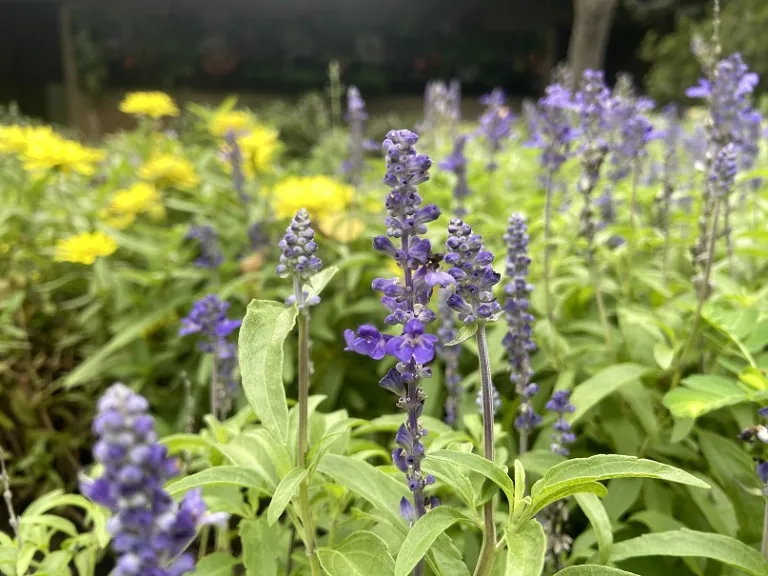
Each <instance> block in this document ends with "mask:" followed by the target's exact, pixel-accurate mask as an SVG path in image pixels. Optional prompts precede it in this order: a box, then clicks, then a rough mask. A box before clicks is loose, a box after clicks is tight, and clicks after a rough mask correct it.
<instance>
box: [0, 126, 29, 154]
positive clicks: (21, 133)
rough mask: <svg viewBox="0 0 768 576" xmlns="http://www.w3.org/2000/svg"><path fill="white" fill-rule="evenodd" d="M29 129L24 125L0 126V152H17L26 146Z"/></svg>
mask: <svg viewBox="0 0 768 576" xmlns="http://www.w3.org/2000/svg"><path fill="white" fill-rule="evenodd" d="M28 132H29V130H28V129H27V128H26V127H24V126H15V125H12V126H0V154H18V153H19V152H23V151H24V150H25V149H26V147H27V135H28Z"/></svg>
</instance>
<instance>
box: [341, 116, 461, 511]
mask: <svg viewBox="0 0 768 576" xmlns="http://www.w3.org/2000/svg"><path fill="white" fill-rule="evenodd" d="M417 141H418V136H417V135H416V134H414V133H413V132H411V131H409V130H391V131H390V132H388V133H387V138H386V139H385V140H384V143H383V147H384V150H385V152H386V162H387V172H386V175H385V176H384V183H385V184H386V185H387V186H389V187H390V192H389V194H388V195H387V198H386V209H387V216H386V218H385V224H386V227H387V235H386V236H377V237H376V238H374V240H373V246H374V249H376V250H377V251H379V252H381V253H383V254H386V255H388V256H390V257H391V258H393V259H394V260H395V262H396V263H397V265H398V266H399V267H400V268H402V270H403V278H377V279H375V280H374V281H373V284H372V287H373V289H374V290H376V291H377V292H381V293H382V294H383V296H382V298H381V302H382V303H383V304H384V306H385V307H386V308H387V309H388V310H389V314H388V315H387V316H386V318H385V319H384V322H385V323H386V324H387V325H389V326H401V328H400V334H399V335H394V336H392V335H389V334H382V333H381V332H380V331H379V329H378V328H376V326H373V325H370V324H366V325H362V326H360V327H359V328H358V330H357V332H355V331H353V330H346V331H345V333H344V339H345V341H346V344H347V347H346V349H347V350H350V351H353V352H357V353H358V354H363V355H366V356H370V357H371V358H373V359H375V360H379V359H381V358H383V357H384V356H385V355H388V356H392V357H394V358H395V359H396V360H397V361H398V362H397V364H396V365H395V367H394V368H392V369H391V370H390V371H389V372H388V373H387V374H386V375H385V376H384V378H382V380H381V381H380V383H379V384H380V385H381V386H382V387H383V388H385V389H387V390H389V391H390V392H393V393H394V394H396V395H397V396H398V397H399V399H398V402H397V405H398V407H399V408H401V409H403V410H405V412H406V414H407V417H406V421H405V423H404V424H403V425H402V426H401V427H400V429H399V430H398V433H397V436H396V438H395V441H396V443H397V448H395V449H394V451H393V452H392V460H393V462H394V464H395V466H397V468H398V469H399V470H401V471H402V472H403V473H404V474H405V475H406V479H407V482H408V487H409V488H410V490H411V492H413V504H411V502H410V501H408V500H407V499H403V500H402V502H401V503H400V509H401V512H402V514H403V516H404V517H405V518H406V519H407V520H409V521H410V522H413V521H415V520H416V519H418V518H420V517H421V516H423V515H424V514H425V513H426V510H427V505H436V504H437V501H436V500H434V499H430V500H427V498H426V497H425V495H424V489H425V488H426V486H427V485H429V484H432V483H434V481H435V479H434V477H432V476H430V475H428V474H424V473H423V472H422V470H421V461H422V460H423V458H424V444H423V443H422V438H423V437H424V436H425V435H426V434H427V430H425V429H424V427H423V426H422V423H421V414H422V412H423V410H424V402H425V400H426V395H425V394H424V390H423V389H422V388H421V386H420V380H421V379H422V378H428V377H430V376H431V371H430V368H429V367H428V366H427V364H429V363H430V362H432V360H433V359H434V357H435V348H436V342H437V337H435V336H434V335H432V334H428V333H427V332H426V326H427V325H428V324H430V323H432V322H434V321H435V320H436V315H435V313H434V312H432V311H431V310H430V309H429V307H428V305H429V301H430V298H431V296H432V292H433V289H434V288H435V287H436V286H443V287H445V286H447V285H448V284H450V283H451V282H453V278H452V277H451V276H449V275H448V274H446V273H444V272H441V271H440V270H439V269H438V267H437V265H436V264H434V261H435V259H434V257H433V256H434V255H433V254H432V249H431V244H430V242H429V240H427V239H426V238H422V237H420V236H419V235H420V234H424V233H425V232H426V230H427V227H426V225H427V224H428V223H429V222H433V221H434V220H437V218H438V217H439V216H440V210H439V209H438V207H437V206H436V205H434V204H430V205H427V206H424V207H422V206H421V203H422V199H421V196H420V195H419V192H418V188H417V186H418V185H419V184H421V183H422V182H425V181H426V180H428V179H429V174H428V170H429V168H430V166H431V165H432V161H431V160H430V159H429V158H428V157H427V156H425V155H423V154H419V153H418V152H417V151H416V149H415V147H414V146H415V144H416V142H417ZM392 238H394V239H396V240H399V246H396V245H395V244H394V242H393V241H392V240H391V239H392Z"/></svg>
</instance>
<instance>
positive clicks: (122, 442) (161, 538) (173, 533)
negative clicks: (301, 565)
mask: <svg viewBox="0 0 768 576" xmlns="http://www.w3.org/2000/svg"><path fill="white" fill-rule="evenodd" d="M148 409H149V405H148V403H147V400H146V399H145V398H144V397H142V396H140V395H139V394H136V393H135V392H133V391H132V390H130V389H129V388H128V387H127V386H125V385H123V384H119V383H118V384H114V385H113V386H111V387H110V388H109V389H108V390H107V391H106V392H105V393H104V396H102V398H101V399H100V400H99V403H98V414H97V416H96V418H95V420H94V422H93V431H94V433H95V434H96V436H97V437H98V441H97V442H96V444H95V445H94V448H93V454H94V457H95V458H96V461H97V462H98V463H99V464H101V465H102V466H103V467H104V473H103V474H102V476H101V477H99V478H98V479H96V480H95V481H89V482H86V481H84V482H83V485H82V487H81V489H82V492H83V494H85V495H86V496H87V497H88V498H90V499H91V500H93V501H94V502H96V503H98V504H101V505H102V506H104V507H106V508H108V509H109V510H110V512H111V513H112V517H111V518H110V519H109V521H108V523H107V529H108V530H109V533H110V534H111V535H112V548H113V549H114V550H115V552H116V553H117V563H116V566H115V569H114V571H113V572H112V574H113V575H114V576H149V575H151V576H180V575H182V574H186V573H187V572H189V571H191V570H192V569H193V568H194V564H195V561H194V557H193V556H192V555H190V554H184V550H185V549H186V548H187V546H188V545H189V543H190V542H191V541H192V539H193V538H194V537H195V535H196V533H197V529H198V527H200V526H201V525H202V524H204V523H211V522H223V521H225V520H226V515H225V514H215V515H214V514H207V513H206V506H205V503H204V502H203V500H202V497H201V493H200V491H199V490H191V491H189V492H187V494H186V495H185V496H184V499H183V500H182V501H181V502H180V503H179V504H177V503H176V502H174V500H173V499H172V498H171V497H170V496H169V495H168V493H167V492H166V491H165V489H164V488H163V485H164V483H165V482H166V481H167V480H168V479H169V478H173V477H174V476H176V474H178V469H179V465H178V462H177V461H176V460H174V459H171V458H169V457H168V455H167V450H166V447H165V446H162V445H160V444H158V443H157V434H156V433H155V424H154V420H153V418H152V416H150V415H149V413H148Z"/></svg>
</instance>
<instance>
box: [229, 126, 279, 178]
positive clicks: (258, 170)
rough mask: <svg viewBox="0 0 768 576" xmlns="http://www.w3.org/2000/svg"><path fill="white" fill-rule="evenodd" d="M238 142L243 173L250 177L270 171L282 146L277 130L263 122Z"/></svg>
mask: <svg viewBox="0 0 768 576" xmlns="http://www.w3.org/2000/svg"><path fill="white" fill-rule="evenodd" d="M237 143H238V145H239V146H240V153H241V154H242V156H243V173H244V174H245V175H246V176H248V177H249V178H252V177H253V176H255V175H257V174H263V173H264V172H267V171H269V170H270V169H271V168H272V163H273V162H274V161H275V156H277V151H278V149H279V147H280V140H279V139H278V133H277V130H274V129H272V128H269V127H268V126H264V125H263V124H255V125H254V126H253V127H252V128H251V131H250V132H248V134H246V135H245V136H243V137H242V138H238V140H237ZM224 152H225V154H224V156H226V152H227V151H226V150H225V151H224ZM227 166H228V164H227Z"/></svg>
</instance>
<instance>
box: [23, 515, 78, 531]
mask: <svg viewBox="0 0 768 576" xmlns="http://www.w3.org/2000/svg"><path fill="white" fill-rule="evenodd" d="M19 526H20V528H22V529H23V528H25V527H32V526H45V527H46V528H52V529H53V530H57V531H59V532H63V533H64V534H66V535H68V536H77V527H76V526H75V525H74V524H73V523H72V522H70V521H69V520H67V519H65V518H62V517H61V516H54V515H53V514H40V515H37V516H26V515H25V516H22V518H21V521H20V522H19Z"/></svg>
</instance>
